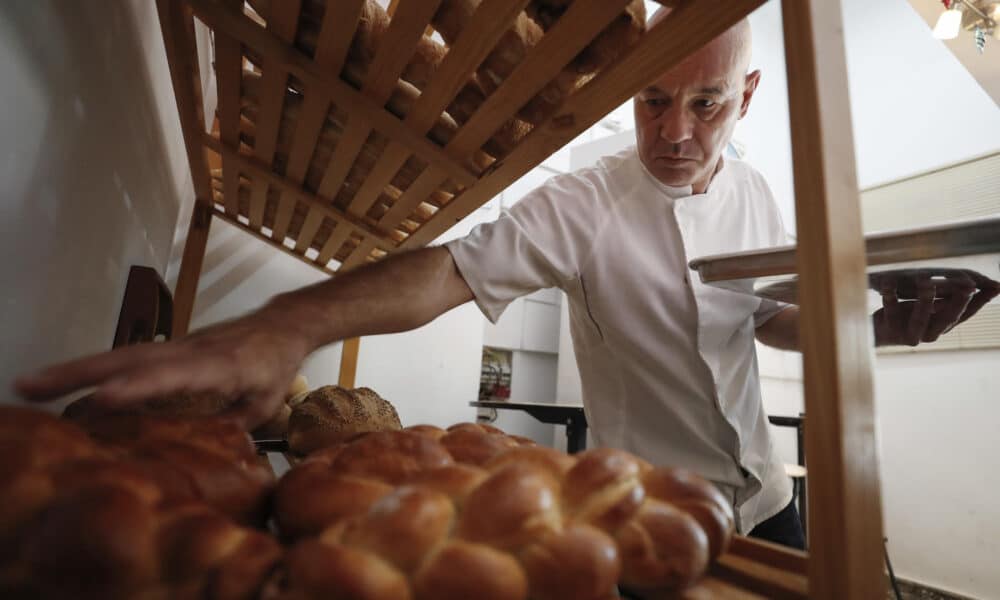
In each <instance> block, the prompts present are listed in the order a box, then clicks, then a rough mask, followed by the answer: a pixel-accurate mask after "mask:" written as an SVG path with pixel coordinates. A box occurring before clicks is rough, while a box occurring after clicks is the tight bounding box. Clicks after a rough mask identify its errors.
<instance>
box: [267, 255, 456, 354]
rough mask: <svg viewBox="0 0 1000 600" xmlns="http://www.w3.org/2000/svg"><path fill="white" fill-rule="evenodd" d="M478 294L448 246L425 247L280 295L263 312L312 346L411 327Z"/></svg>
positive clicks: (432, 318)
mask: <svg viewBox="0 0 1000 600" xmlns="http://www.w3.org/2000/svg"><path fill="white" fill-rule="evenodd" d="M472 298H473V295H472V291H471V290H470V289H469V286H468V285H467V284H466V283H465V280H464V279H463V278H462V276H461V274H459V272H458V269H457V267H456V266H455V262H454V260H453V259H452V257H451V253H450V252H448V250H447V249H445V248H424V249H421V250H415V251H413V252H407V253H405V254H400V255H396V256H391V257H388V258H386V259H385V260H382V261H380V262H378V263H376V264H373V265H367V266H365V267H361V268H358V269H356V270H353V271H351V272H349V273H345V274H344V275H338V276H336V277H334V278H333V279H330V280H327V281H323V282H320V283H318V284H315V285H312V286H310V287H307V288H303V289H300V290H296V291H293V292H289V293H286V294H282V295H280V296H277V297H275V298H274V299H273V300H272V301H271V302H270V303H269V304H268V306H267V307H265V309H264V310H263V312H265V313H268V312H272V313H273V314H275V315H278V316H279V317H278V318H281V319H282V321H283V322H284V323H287V324H288V326H289V327H293V328H295V329H299V330H301V331H302V332H303V335H305V336H306V337H307V338H308V340H309V343H310V346H311V349H315V348H318V347H320V346H323V345H326V344H329V343H332V342H335V341H338V340H342V339H345V338H350V337H356V336H362V335H376V334H382V333H396V332H400V331H408V330H410V329H414V328H416V327H419V326H421V325H424V324H426V323H428V322H430V321H432V320H434V319H435V318H436V317H437V316H438V315H440V314H442V313H444V312H445V311H447V310H449V309H451V308H454V307H456V306H458V305H460V304H464V303H465V302H468V301H469V300H471V299H472Z"/></svg>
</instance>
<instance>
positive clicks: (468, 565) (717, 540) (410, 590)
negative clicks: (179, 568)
mask: <svg viewBox="0 0 1000 600" xmlns="http://www.w3.org/2000/svg"><path fill="white" fill-rule="evenodd" d="M275 517H276V521H277V523H278V526H279V528H280V530H281V532H282V534H283V535H284V536H286V537H287V538H288V539H289V540H290V541H296V540H297V543H296V544H295V546H294V547H293V548H292V549H291V550H290V552H289V554H288V556H287V560H286V562H285V572H284V581H283V585H284V589H285V593H286V594H287V597H289V598H318V597H324V598H352V599H356V600H381V599H389V598H393V599H406V598H417V599H423V598H434V599H435V600H450V599H456V600H457V599H464V598H488V599H497V600H506V599H525V598H529V597H530V598H532V599H534V600H548V599H556V598H559V599H561V598H566V599H570V598H572V599H577V600H596V599H599V598H607V597H611V594H612V592H613V590H614V587H615V585H616V584H619V583H620V584H621V585H623V586H626V587H628V588H629V589H632V590H636V591H638V592H641V593H658V592H662V591H664V590H673V589H679V588H682V587H684V586H686V585H689V584H690V583H692V582H693V581H694V580H695V579H697V578H698V577H699V576H700V575H701V574H702V573H704V571H705V569H706V568H707V565H708V563H709V560H710V558H713V557H715V556H717V555H718V554H719V553H721V552H723V551H724V550H725V548H726V546H727V545H728V543H729V539H730V536H731V533H732V529H733V516H732V512H731V508H730V507H729V505H728V504H727V503H726V501H725V499H724V498H723V497H722V495H721V494H720V493H719V492H718V491H717V490H716V489H715V488H714V487H713V486H712V485H711V484H709V483H707V482H705V481H703V480H701V479H699V478H697V477H695V476H694V475H692V474H690V473H688V472H685V471H681V470H674V469H658V468H653V467H651V466H650V465H649V464H647V463H645V462H644V461H642V460H641V459H638V458H636V457H634V456H632V455H631V454H628V453H626V452H622V451H617V450H611V449H596V450H591V451H588V452H585V453H582V454H579V455H575V456H570V455H567V454H564V453H561V452H558V451H556V450H552V449H549V448H544V447H540V446H533V445H530V444H527V443H520V442H519V441H518V440H514V439H512V438H511V437H509V436H505V435H504V434H502V433H501V432H499V430H495V429H492V428H484V427H482V426H479V425H473V424H463V425H458V426H454V427H452V428H450V429H448V430H447V431H445V430H441V429H438V428H435V427H430V426H417V427H413V428H407V429H404V430H402V431H394V432H382V433H371V434H367V435H361V436H359V437H356V438H355V439H353V440H350V441H348V442H345V443H341V444H338V445H335V446H329V447H327V448H324V449H323V450H321V451H319V452H316V453H314V454H312V455H310V456H309V457H307V458H306V459H305V460H304V461H303V462H302V463H301V464H299V465H298V466H296V467H295V468H294V469H292V471H291V472H289V473H288V474H287V475H286V476H285V477H284V478H283V479H282V480H281V481H280V482H279V485H278V488H277V491H276V497H275Z"/></svg>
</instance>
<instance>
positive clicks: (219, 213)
mask: <svg viewBox="0 0 1000 600" xmlns="http://www.w3.org/2000/svg"><path fill="white" fill-rule="evenodd" d="M215 206H216V208H215V210H213V211H212V213H213V214H214V215H215V218H216V219H219V220H220V221H225V222H226V223H229V224H230V225H232V226H233V227H236V228H237V229H239V230H241V231H243V232H245V233H248V234H250V235H252V236H253V237H255V238H257V239H258V240H260V241H262V242H264V243H265V244H267V245H268V246H271V247H272V248H277V249H278V250H281V251H282V252H284V253H285V254H287V255H289V256H291V257H293V258H297V259H299V260H304V259H305V257H303V256H302V255H300V254H297V253H295V252H293V251H292V249H291V248H289V247H288V246H286V245H284V244H279V243H278V242H277V241H275V239H274V238H272V237H268V236H266V235H264V234H263V233H262V232H260V231H254V230H253V229H250V228H249V227H247V226H246V225H244V224H243V223H241V222H240V221H239V219H236V218H233V217H230V216H229V215H227V214H226V211H225V210H224V207H221V206H219V205H218V204H216V205H215ZM305 262H307V263H309V264H310V265H311V266H313V267H315V268H317V269H319V270H320V271H322V272H323V273H325V274H326V275H330V276H333V275H336V272H334V271H332V270H330V269H326V268H324V267H322V266H320V265H319V264H318V263H315V262H313V261H311V260H305Z"/></svg>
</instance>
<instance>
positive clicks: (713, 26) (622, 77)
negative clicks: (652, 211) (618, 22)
mask: <svg viewBox="0 0 1000 600" xmlns="http://www.w3.org/2000/svg"><path fill="white" fill-rule="evenodd" d="M764 2H765V0H699V1H698V2H684V3H681V4H680V5H679V6H678V7H677V8H675V9H674V10H673V12H672V13H671V14H670V16H669V18H666V19H664V20H663V21H661V22H659V23H658V24H657V25H656V26H654V27H653V28H652V29H651V30H649V31H648V32H646V34H645V35H644V36H643V37H642V38H641V39H640V40H639V42H638V43H637V44H636V45H635V46H633V47H632V48H631V49H630V50H629V51H628V52H627V54H626V55H625V56H623V57H621V58H620V59H619V60H618V61H617V62H615V63H614V64H612V65H610V66H609V67H608V68H606V69H605V70H604V71H602V72H601V73H599V74H598V75H597V76H596V77H595V78H594V79H593V80H592V81H591V82H590V83H589V84H587V85H586V86H584V87H583V89H581V90H579V91H577V92H576V93H575V94H573V95H572V96H570V97H569V98H568V99H567V100H566V102H565V103H564V104H563V105H562V107H561V108H560V109H559V111H557V113H556V115H555V116H554V117H553V118H551V119H549V120H548V121H547V122H545V123H543V124H541V125H539V126H538V127H536V128H535V129H533V130H532V132H531V133H530V134H528V136H527V137H526V138H525V139H524V140H522V141H521V143H520V144H519V145H518V147H517V148H516V149H515V150H514V151H513V152H511V154H510V156H508V157H507V158H506V159H504V161H503V162H502V164H500V165H499V166H498V167H497V168H496V169H495V170H493V171H492V172H491V173H489V174H488V175H486V176H485V177H483V178H482V179H481V180H480V181H479V183H478V184H477V185H475V186H473V187H471V188H469V189H468V190H466V191H465V192H464V193H462V194H461V195H460V196H458V197H457V198H455V199H454V200H452V202H451V203H449V204H448V206H446V207H444V208H443V209H441V210H440V211H438V213H437V214H435V215H434V217H433V218H432V219H431V220H430V221H428V222H427V223H425V224H424V225H423V226H422V227H421V228H420V229H419V230H417V231H416V232H415V233H414V234H413V235H411V236H410V237H409V238H407V239H406V240H405V241H404V242H403V243H402V244H400V246H399V247H400V249H409V248H418V247H420V246H423V245H425V244H427V243H429V242H430V241H431V240H433V239H434V238H435V237H437V236H438V235H440V234H441V233H443V232H444V231H446V230H447V229H449V228H450V227H451V226H452V225H454V224H455V223H457V222H458V221H460V220H461V219H463V218H465V217H466V216H467V215H468V214H469V213H470V212H472V211H473V210H475V209H476V208H477V207H479V206H482V205H483V204H485V203H486V202H488V201H489V199H490V198H492V197H493V196H495V195H497V194H498V193H500V192H501V191H502V190H503V189H504V188H505V187H507V186H508V185H510V184H511V183H513V182H514V181H516V180H517V179H519V178H520V177H521V176H522V175H523V174H524V173H527V172H528V171H529V170H530V169H532V168H533V167H535V166H537V165H539V164H541V162H542V161H543V160H545V158H546V157H548V156H549V155H551V154H552V153H553V152H555V151H556V150H558V149H559V148H561V147H562V146H563V145H565V144H566V143H567V142H569V141H570V140H572V139H573V138H574V137H576V136H577V135H579V134H580V133H582V132H583V131H584V130H586V129H587V128H588V127H590V126H591V125H592V124H594V123H595V122H597V121H598V120H599V119H600V118H601V117H602V116H604V115H606V114H607V113H609V112H611V111H612V110H614V109H615V108H616V107H617V106H619V105H621V104H622V103H623V102H625V101H626V100H628V99H629V98H631V97H632V96H633V95H635V94H636V93H637V92H638V91H639V90H641V89H642V87H643V86H645V85H647V84H648V83H649V82H650V81H652V80H653V79H654V78H655V74H658V73H663V72H665V71H666V70H667V69H669V68H670V67H672V66H673V65H675V64H677V63H679V62H680V61H681V60H683V59H684V58H685V57H687V56H688V55H689V54H691V53H692V52H693V51H695V50H697V49H698V48H700V47H702V46H703V45H705V44H706V43H708V42H709V41H711V40H712V39H714V38H715V37H717V36H718V35H719V34H721V33H722V32H724V31H726V30H727V29H728V28H729V27H732V25H733V24H735V23H736V22H737V21H739V20H740V19H742V18H744V17H746V16H747V15H748V14H750V13H751V12H752V11H753V10H754V9H756V8H757V7H759V6H760V5H761V4H763V3H764ZM553 29H554V28H553ZM550 33H551V32H550ZM536 48H537V47H536ZM498 91H499V90H498ZM495 95H496V94H494V96H495ZM492 97H493V96H491V98H492ZM484 106H485V105H484ZM452 143H454V140H453V142H452Z"/></svg>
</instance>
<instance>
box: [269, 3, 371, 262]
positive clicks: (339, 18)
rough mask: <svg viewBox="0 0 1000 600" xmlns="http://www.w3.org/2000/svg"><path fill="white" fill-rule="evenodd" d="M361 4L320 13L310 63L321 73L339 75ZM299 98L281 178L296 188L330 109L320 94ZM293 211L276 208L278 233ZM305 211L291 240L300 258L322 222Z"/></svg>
mask: <svg viewBox="0 0 1000 600" xmlns="http://www.w3.org/2000/svg"><path fill="white" fill-rule="evenodd" d="M362 4H363V1H362V0H350V1H348V2H342V3H341V2H336V3H332V4H330V5H329V6H328V8H327V10H326V11H325V12H324V14H323V21H322V23H321V25H320V32H319V37H318V39H317V42H316V55H315V59H314V60H315V62H316V64H317V65H318V66H319V67H320V68H321V69H323V70H325V71H327V72H329V73H340V70H341V69H342V68H343V66H344V60H345V59H346V57H347V50H348V48H349V43H348V42H349V40H350V39H351V38H352V37H353V36H354V30H355V29H356V24H357V21H358V15H359V14H360V13H361V7H362ZM345 40H347V41H348V42H345ZM303 94H304V96H305V100H304V101H303V103H302V108H301V109H300V112H299V117H298V119H297V121H296V124H295V134H294V137H293V140H294V142H293V144H292V149H291V152H290V153H289V157H288V165H287V167H286V169H285V176H286V177H287V178H288V179H289V180H290V181H292V182H294V183H295V184H297V185H302V182H303V181H305V177H306V172H307V171H308V169H309V161H310V159H311V158H312V156H313V152H315V149H316V143H317V142H318V140H319V138H320V132H321V131H322V128H323V124H324V123H325V122H326V117H327V113H328V111H329V109H330V99H329V98H328V97H327V96H326V95H325V94H323V93H322V91H320V90H314V89H312V88H309V87H307V88H306V89H305V90H303ZM331 200H332V198H331ZM293 209H294V203H292V202H282V203H281V204H279V207H278V214H277V215H276V217H275V222H276V224H277V225H278V226H280V227H281V228H282V229H281V230H280V233H284V232H286V231H287V229H288V222H289V221H290V220H291V216H292V212H293ZM306 210H307V212H306V219H305V222H304V223H303V225H302V228H301V230H300V231H299V233H298V235H297V236H296V238H295V251H296V252H299V253H302V254H304V253H305V251H306V250H307V249H308V248H309V247H310V246H311V245H312V242H313V237H314V236H315V235H316V232H317V231H318V230H319V227H320V225H321V224H322V222H323V215H322V212H320V211H318V210H316V209H313V208H312V206H311V205H306Z"/></svg>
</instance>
